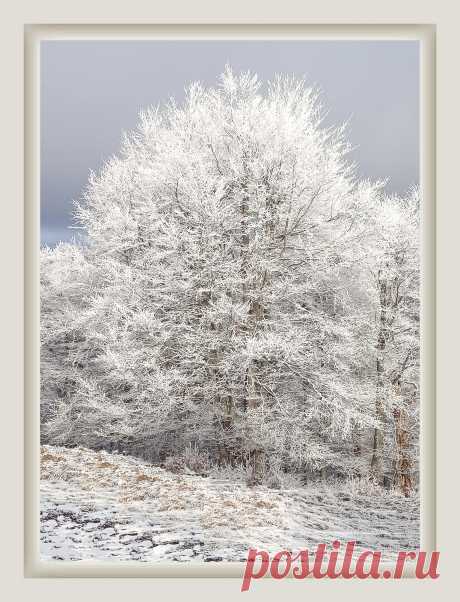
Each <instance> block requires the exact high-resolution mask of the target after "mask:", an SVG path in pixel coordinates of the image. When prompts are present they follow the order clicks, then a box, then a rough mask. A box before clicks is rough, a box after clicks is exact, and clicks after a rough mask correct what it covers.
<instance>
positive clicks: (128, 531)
mask: <svg viewBox="0 0 460 602" xmlns="http://www.w3.org/2000/svg"><path fill="white" fill-rule="evenodd" d="M41 471H42V472H41V477H42V481H41V555H42V558H43V559H49V560H51V559H54V560H85V559H86V560H89V559H92V560H112V561H113V560H137V561H148V562H160V561H171V560H175V561H180V562H188V561H195V562H196V561H198V562H203V561H204V562H210V561H220V560H222V561H243V560H245V558H246V555H247V551H248V548H249V547H256V548H259V549H261V548H262V549H265V550H268V551H276V550H280V549H288V550H291V551H295V550H299V549H305V548H307V549H311V550H313V549H314V548H315V547H316V545H317V544H319V543H329V544H330V542H332V541H333V540H334V539H339V540H341V541H343V542H345V541H350V540H354V541H356V549H357V551H358V552H359V551H360V550H363V549H380V550H381V551H382V552H383V556H384V557H385V558H387V559H390V558H392V557H393V556H394V554H395V552H397V551H399V550H410V549H417V548H418V544H417V541H418V529H419V518H418V517H419V508H418V502H417V499H416V496H414V497H413V498H410V499H408V500H407V499H405V498H403V497H402V496H398V495H394V494H392V495H390V494H388V495H384V496H381V497H380V498H377V499H375V498H373V497H371V496H370V495H368V496H366V495H362V494H359V493H358V492H350V493H348V494H347V493H346V492H345V490H343V491H339V490H336V491H333V490H331V489H326V488H316V490H315V491H313V490H312V489H311V488H308V487H305V488H298V489H291V490H285V491H277V490H272V489H268V488H266V487H255V488H249V487H247V486H246V485H244V484H242V483H233V482H230V481H223V480H218V479H212V478H209V477H201V476H198V475H191V474H173V473H169V472H167V471H165V470H163V469H161V468H158V467H155V466H150V465H148V464H145V463H143V462H142V461H140V460H137V459H135V458H132V457H127V456H123V455H119V454H108V453H105V452H93V451H90V450H87V449H81V448H79V449H66V448H62V447H51V446H44V447H42V454H41Z"/></svg>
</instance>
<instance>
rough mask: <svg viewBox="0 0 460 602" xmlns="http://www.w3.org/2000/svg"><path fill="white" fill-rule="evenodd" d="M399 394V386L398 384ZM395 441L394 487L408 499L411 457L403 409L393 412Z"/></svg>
mask: <svg viewBox="0 0 460 602" xmlns="http://www.w3.org/2000/svg"><path fill="white" fill-rule="evenodd" d="M398 388H399V392H400V385H399V384H398ZM393 419H394V425H395V439H396V459H395V467H394V469H395V470H394V483H393V484H394V485H395V486H396V487H397V488H398V489H399V490H400V491H401V492H402V493H403V494H404V495H405V497H409V495H410V493H411V491H412V488H413V483H412V457H411V454H410V433H409V417H408V415H407V411H406V409H405V408H404V406H403V407H400V408H395V409H394V410H393Z"/></svg>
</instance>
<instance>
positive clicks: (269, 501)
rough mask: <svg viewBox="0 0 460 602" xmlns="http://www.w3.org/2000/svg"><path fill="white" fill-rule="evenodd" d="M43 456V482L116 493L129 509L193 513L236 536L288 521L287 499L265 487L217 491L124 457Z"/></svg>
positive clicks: (56, 451) (52, 451)
mask: <svg viewBox="0 0 460 602" xmlns="http://www.w3.org/2000/svg"><path fill="white" fill-rule="evenodd" d="M41 451H42V454H41V460H42V461H41V478H42V479H44V480H50V481H67V482H69V483H72V484H75V485H77V486H78V487H80V488H81V489H82V490H84V491H88V492H91V493H92V494H94V495H96V494H97V492H98V491H103V490H110V491H112V492H115V494H116V495H117V498H118V500H119V501H120V502H122V503H124V504H132V503H136V502H145V501H148V502H149V503H153V504H154V505H155V507H156V510H158V511H159V512H169V513H175V512H178V513H183V512H189V513H193V515H194V516H196V517H197V518H199V519H200V521H201V522H202V524H203V525H204V526H206V527H228V528H230V529H232V530H233V529H247V528H250V527H257V526H261V527H262V526H263V527H265V526H269V525H276V526H278V527H279V526H282V525H283V521H284V520H285V518H284V517H285V516H286V512H285V510H286V508H285V503H284V501H283V500H282V498H281V496H280V495H279V494H278V493H276V492H274V491H273V490H268V489H266V488H263V487H260V488H259V487H256V488H249V487H246V486H245V485H243V484H238V485H232V484H231V483H229V485H228V487H223V488H222V487H215V486H213V484H212V483H213V481H212V479H203V478H202V477H200V476H196V475H184V474H174V473H171V472H168V471H167V470H164V469H162V468H159V467H157V466H152V465H149V464H147V463H145V462H142V461H140V460H138V459H136V458H132V457H126V456H123V455H120V454H107V453H105V452H94V451H91V450H88V449H83V448H74V449H66V448H55V447H51V446H43V447H42V450H41ZM109 460H110V461H109Z"/></svg>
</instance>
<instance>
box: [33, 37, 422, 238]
mask: <svg viewBox="0 0 460 602" xmlns="http://www.w3.org/2000/svg"><path fill="white" fill-rule="evenodd" d="M226 63H228V64H230V65H231V66H232V67H233V68H234V69H235V70H237V71H239V70H247V69H250V70H251V71H254V72H256V73H258V75H259V77H260V78H261V79H264V80H266V79H272V78H273V76H274V75H275V74H276V73H292V74H294V75H296V76H300V77H305V78H306V80H307V82H308V83H311V84H315V85H317V86H318V87H319V88H320V89H321V90H322V93H323V94H322V99H323V102H324V104H325V106H326V107H327V108H328V110H329V114H328V118H327V120H328V122H329V123H330V124H339V123H342V122H343V121H346V120H349V123H350V140H351V142H352V144H353V145H354V146H355V147H356V148H355V150H354V151H353V153H352V158H353V160H355V161H356V162H357V163H358V165H359V173H360V175H361V176H362V177H368V178H371V179H386V178H388V179H389V182H388V185H387V190H388V192H399V193H403V192H404V191H405V190H406V189H407V188H408V187H409V186H411V185H412V184H414V183H417V182H418V179H419V167H418V164H419V150H418V149H419V49H418V42H412V41H401V42H400V41H398V42H393V41H379V42H376V41H276V42H275V41H161V42H160V41H155V42H153V41H94V42H93V41H48V42H42V48H41V224H42V242H43V243H46V244H55V242H56V241H57V240H69V239H71V238H72V237H73V236H74V235H75V230H73V229H70V228H69V226H71V225H72V218H71V211H72V200H73V199H77V198H79V196H80V194H81V191H82V189H83V188H84V186H85V184H86V181H87V179H88V175H89V172H90V170H95V171H97V170H98V169H99V168H100V166H101V164H102V163H103V161H104V160H106V159H107V158H108V157H110V155H112V154H113V153H116V152H117V150H118V148H119V145H120V138H121V133H122V131H123V130H130V129H132V128H134V127H135V126H136V123H137V116H138V113H139V111H140V110H141V109H142V108H144V107H146V106H148V105H151V104H153V105H155V104H157V103H161V102H165V101H167V100H168V98H169V97H171V96H174V97H176V98H178V99H180V98H182V97H183V93H184V87H185V86H186V85H187V84H188V83H189V82H191V81H194V80H200V81H202V82H203V83H205V84H214V83H215V81H216V78H217V77H218V75H219V74H220V73H221V72H222V70H223V68H224V66H225V64H226Z"/></svg>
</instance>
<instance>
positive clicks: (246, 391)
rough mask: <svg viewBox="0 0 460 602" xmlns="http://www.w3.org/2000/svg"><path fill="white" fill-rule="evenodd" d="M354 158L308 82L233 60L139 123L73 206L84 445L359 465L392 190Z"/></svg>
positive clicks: (371, 406)
mask: <svg viewBox="0 0 460 602" xmlns="http://www.w3.org/2000/svg"><path fill="white" fill-rule="evenodd" d="M348 150H349V148H348V144H347V143H346V140H345V137H344V128H342V127H341V128H336V129H334V128H329V129H328V128H324V127H323V126H322V111H321V107H320V105H319V103H318V98H317V95H316V94H315V92H314V91H313V90H311V89H309V88H307V87H306V86H305V85H304V83H303V82H299V81H296V80H293V79H289V78H278V79H276V80H275V81H274V82H273V83H271V84H269V86H268V89H267V90H265V91H264V90H263V89H262V87H261V84H260V83H259V82H258V80H257V78H256V77H255V76H252V75H250V74H248V73H245V74H241V75H239V76H236V75H234V74H233V73H232V72H231V71H230V70H227V71H226V72H225V73H224V75H223V76H222V78H221V82H220V85H219V86H218V87H216V88H210V89H205V88H203V87H202V86H201V85H199V84H194V85H192V86H191V87H190V88H189V90H188V93H187V96H186V99H185V101H184V103H183V104H182V105H181V106H178V105H176V104H175V103H174V102H172V103H171V104H170V105H169V106H167V107H166V108H164V109H163V110H160V109H150V110H148V111H146V112H145V113H144V114H142V116H141V121H140V124H139V127H138V129H137V130H136V131H135V132H133V133H131V134H129V135H127V136H126V137H125V139H124V142H123V145H122V149H121V153H120V155H119V156H118V157H114V158H113V159H111V160H110V161H109V162H108V163H107V164H106V165H105V167H104V169H103V170H102V171H101V173H100V174H99V175H93V176H92V177H91V180H90V183H89V186H88V189H87V191H86V193H85V195H84V198H83V200H82V201H81V203H80V204H79V205H78V207H77V217H78V219H79V221H80V224H81V225H82V226H83V227H84V228H85V231H86V234H87V246H86V247H85V250H84V253H83V251H79V253H83V254H84V262H85V266H86V264H87V267H85V269H84V270H83V272H84V274H85V279H84V282H83V281H82V280H80V287H79V288H78V285H77V284H75V285H73V286H77V288H78V290H79V291H80V293H79V294H80V297H79V298H77V299H76V300H75V301H76V303H77V305H75V306H74V309H72V312H73V314H72V317H69V319H68V321H67V322H66V325H67V327H68V326H69V324H70V323H75V324H78V325H79V327H80V326H81V328H82V329H83V331H84V332H85V335H84V336H83V337H82V339H83V340H82V341H80V343H79V345H80V347H79V349H78V351H76V356H75V357H80V356H81V355H82V354H83V355H84V357H85V358H86V360H85V361H80V360H79V361H78V370H79V374H78V378H74V379H73V381H72V383H73V384H72V388H70V389H67V390H68V391H69V394H68V395H67V397H68V399H67V401H66V403H67V407H72V411H73V414H72V416H68V420H69V421H70V423H72V426H69V428H72V429H73V431H72V432H74V433H75V436H76V437H78V433H79V432H81V437H82V438H83V439H84V441H85V442H86V443H87V444H89V445H93V446H94V445H104V442H106V443H105V444H106V445H108V444H110V445H115V446H120V447H123V449H128V450H130V451H131V452H133V453H134V452H135V453H139V454H142V455H144V456H145V457H149V458H151V459H155V460H158V459H161V458H164V457H165V456H167V455H170V454H173V453H178V452H181V450H183V449H185V448H186V446H188V445H189V444H194V445H197V446H199V447H200V448H201V449H202V450H205V451H206V452H207V453H209V454H210V456H211V457H212V458H213V460H214V461H216V462H220V463H233V462H244V463H246V464H247V466H248V468H249V473H250V476H249V478H250V481H251V482H252V483H258V482H261V480H262V479H263V478H264V475H265V473H266V472H267V471H268V472H273V471H276V470H299V471H305V470H316V469H328V468H329V469H330V470H333V471H336V472H337V471H338V472H342V473H343V472H349V471H353V470H355V469H356V449H357V448H359V446H360V441H361V439H362V437H363V435H364V434H366V433H367V434H369V433H371V432H373V431H374V429H375V430H376V432H378V433H380V432H382V431H383V430H384V428H383V421H382V418H381V416H380V414H379V411H378V410H377V411H376V408H378V404H377V405H376V400H375V398H376V383H378V380H379V378H381V377H380V376H379V375H378V374H379V370H378V369H377V370H375V369H373V368H372V366H371V364H372V361H373V359H372V358H373V357H374V355H375V353H376V352H375V349H376V347H377V344H376V342H375V340H374V338H373V337H374V336H375V333H376V330H378V327H377V326H376V325H375V324H376V323H375V321H374V322H372V319H371V318H372V317H373V316H374V313H375V306H374V303H375V299H376V297H375V295H374V296H373V293H372V290H373V289H372V283H371V281H370V279H369V273H370V272H369V270H372V268H375V266H376V265H377V262H378V261H380V259H381V258H380V256H379V257H377V254H376V253H374V250H375V249H376V248H377V249H380V247H379V243H376V240H377V238H376V236H375V235H374V229H375V228H373V224H374V225H375V221H376V220H377V219H378V218H377V217H376V215H377V213H376V212H377V209H375V208H374V207H379V208H380V207H383V206H384V205H385V202H384V200H383V194H382V187H381V184H375V185H372V184H370V183H366V182H358V181H357V180H356V178H355V175H354V169H353V166H352V165H351V164H350V163H349V162H348V161H347V152H348ZM390 204H391V207H393V206H395V207H396V202H395V201H391V203H390ZM390 204H389V205H388V207H390ZM379 211H380V209H379ZM381 211H382V215H383V214H384V210H383V209H382V210H381ZM388 211H390V209H388ZM395 211H396V210H395ZM372 212H374V213H372ZM395 215H397V213H395ZM388 219H389V221H391V220H390V218H388ZM395 220H396V222H397V217H396V218H395ZM390 230H391V228H389V230H388V231H389V232H390ZM389 241H390V238H388V240H387V241H386V242H385V245H386V247H385V248H386V249H387V252H388V253H390V251H391V243H390V242H389ZM382 245H384V243H383V242H382ZM382 248H383V247H382ZM379 252H380V251H379ZM47 253H49V254H50V256H51V255H53V253H55V254H56V255H58V254H59V250H57V251H54V252H53V251H49V252H47ZM50 256H47V255H45V257H44V259H43V261H44V265H45V268H44V270H45V273H46V272H47V271H48V269H49V268H48V267H47V265H48V264H47V262H48V263H49V262H50ZM368 256H369V258H370V257H372V261H370V260H369V262H368V263H366V262H364V261H363V258H365V257H368ZM383 256H384V252H383V255H382V257H383ZM47 257H48V259H47ZM53 261H54V262H58V261H60V260H59V258H58V257H57V256H56V257H55V258H54V260H53ZM383 261H385V259H383ZM382 269H383V268H382ZM366 270H367V271H366ZM381 273H383V272H381ZM69 278H70V276H69ZM74 278H80V276H77V275H75V276H74ZM385 278H390V276H389V275H386V276H385ZM67 280H68V279H67V277H66V278H64V281H63V286H64V288H65V289H68V292H67V293H66V294H68V295H69V296H70V297H69V298H70V299H71V300H72V298H73V297H72V295H73V292H72V290H73V289H72V286H70V288H69V283H68V282H67ZM374 284H375V283H374ZM376 286H377V289H378V284H377V285H376ZM395 286H396V285H395ZM377 289H375V290H377ZM54 294H55V293H54V292H52V291H50V293H46V298H47V299H49V300H48V301H46V302H45V303H44V305H45V306H46V307H48V308H49V309H46V310H45V314H46V315H49V314H50V313H51V312H53V311H54V309H53V308H54V307H55V304H56V302H55V299H54V296H53V295H54ZM77 297H78V295H77ZM406 297H407V296H406ZM406 297H405V299H406ZM407 299H408V297H407ZM407 303H409V301H408V300H407ZM71 305H74V304H73V303H71ZM404 306H406V301H405V302H404ZM75 307H76V308H77V309H75ZM413 310H414V311H416V309H415V308H413ZM46 312H48V313H46ZM46 315H45V318H42V319H45V320H46ZM401 316H402V314H401ZM401 319H402V317H401ZM372 324H373V326H371V325H372ZM48 325H49V328H50V329H51V330H52V325H51V322H48ZM398 341H399V342H398ZM404 344H405V343H404V341H403V339H397V337H396V336H395V337H394V338H393V339H392V342H391V345H393V346H394V347H395V349H394V353H393V355H392V358H393V359H392V362H393V363H392V364H391V365H392V366H393V368H392V369H393V370H397V366H399V368H401V369H402V368H403V372H404V371H405V370H406V366H403V365H402V364H398V363H397V361H396V360H394V358H395V357H396V356H397V357H400V355H401V354H402V355H403V351H400V352H399V353H400V355H398V352H396V347H397V346H398V345H400V347H401V349H402V347H403V346H404ZM388 345H390V343H388ZM363 350H370V352H369V354H367V355H366V353H364V351H363ZM72 354H73V351H72V350H66V351H65V354H64V356H65V357H66V361H68V358H69V357H70V356H72ZM411 357H412V356H411ZM408 361H409V360H408ZM410 363H411V365H412V360H411V362H410ZM389 366H390V362H388V370H389V369H390V368H389ZM385 370H387V368H385ZM46 372H47V368H46V367H44V373H46ZM395 376H396V373H395ZM47 378H48V377H47V376H46V377H45V380H47ZM404 382H405V381H404ZM401 383H402V381H401ZM398 386H399V387H400V389H399V390H401V387H403V385H402V384H400V385H398ZM404 386H405V385H404ZM380 388H381V387H380ZM377 397H379V394H377ZM394 407H395V408H396V405H394ZM90 408H91V409H90ZM88 416H89V418H88ZM92 417H93V418H94V420H93V418H92ZM96 419H97V425H96ZM53 420H54V421H56V418H55V416H54V417H52V418H51V419H49V423H50V424H51V427H52V426H53V425H54V424H55V422H53ZM385 424H386V423H385ZM91 425H92V426H91ZM52 430H53V429H52V428H49V432H52ZM94 438H97V439H98V441H97V442H95V441H94ZM359 457H360V460H359V462H358V464H359V465H360V467H361V468H360V470H361V469H362V468H363V466H364V464H363V460H362V457H361V454H359ZM374 464H375V462H374Z"/></svg>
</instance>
